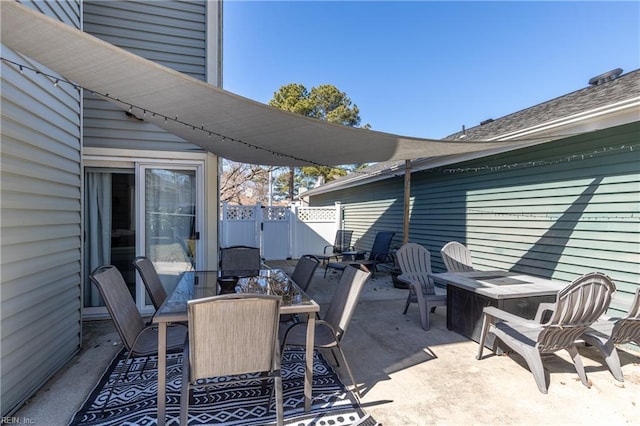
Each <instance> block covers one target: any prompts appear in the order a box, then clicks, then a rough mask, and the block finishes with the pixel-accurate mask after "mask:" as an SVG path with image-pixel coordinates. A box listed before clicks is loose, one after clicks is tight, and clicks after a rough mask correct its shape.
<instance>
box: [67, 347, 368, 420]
mask: <svg viewBox="0 0 640 426" xmlns="http://www.w3.org/2000/svg"><path fill="white" fill-rule="evenodd" d="M125 357H126V353H125V352H121V353H120V354H118V355H117V356H116V358H115V359H114V360H113V362H112V363H111V365H110V366H109V368H107V370H106V371H105V373H104V374H103V376H102V378H101V379H100V381H99V382H98V384H97V385H96V387H95V388H94V390H93V391H92V392H91V394H90V395H89V397H88V398H87V400H86V401H85V402H84V404H83V405H82V407H81V408H80V410H79V411H78V412H77V413H76V414H75V415H74V417H73V419H71V422H70V423H69V424H70V425H72V426H80V425H118V426H120V425H145V426H146V425H155V424H157V400H156V389H157V379H158V378H157V358H156V357H150V358H149V359H148V360H147V359H146V358H133V364H132V366H131V369H130V372H129V374H128V378H127V379H126V380H125V379H124V377H122V378H121V380H120V382H119V383H118V384H117V385H116V387H115V389H114V392H113V394H112V395H111V398H110V399H109V402H108V406H107V408H106V409H104V412H102V411H103V406H104V402H105V399H106V398H107V395H108V393H109V389H110V387H111V386H112V384H113V381H114V380H115V379H116V378H117V376H118V373H119V371H120V369H121V368H122V367H123V365H124V359H125ZM145 361H146V365H144V364H145ZM304 363H305V360H304V350H303V349H293V348H287V350H285V352H284V354H283V356H282V389H283V399H284V418H285V424H287V425H292V426H293V425H295V426H307V425H308V426H325V425H327V426H328V425H331V426H345V425H355V424H357V425H363V426H368V425H377V424H378V423H377V422H376V421H375V420H374V419H373V418H371V417H370V416H369V415H368V414H367V413H365V412H364V411H363V410H362V409H361V407H360V406H359V404H358V402H357V400H356V399H355V397H354V396H353V394H352V393H351V392H349V391H347V390H346V388H345V386H344V384H343V383H342V382H341V381H340V379H339V378H338V376H337V375H336V373H335V372H334V371H333V369H332V368H331V366H330V365H329V364H328V363H327V361H326V360H325V359H324V357H323V356H322V354H320V353H319V352H318V351H316V352H315V353H314V364H313V401H312V407H311V410H310V411H309V412H306V413H305V412H304V396H303V395H304ZM143 366H144V370H143V372H142V374H140V370H141V369H142V368H143ZM181 374H182V354H181V353H180V354H169V355H168V356H167V425H179V416H180V387H181V382H182V380H181ZM219 382H220V383H221V385H220V386H212V387H209V388H208V389H202V388H196V389H194V390H193V396H192V398H191V399H190V404H189V425H229V426H231V425H234V426H236V425H238V426H246V425H270V424H275V407H274V406H273V401H272V402H271V404H272V406H271V409H269V410H268V409H267V405H268V404H269V401H270V393H271V388H272V386H271V383H269V384H268V385H267V386H266V387H264V386H263V385H262V383H263V382H261V381H259V380H256V381H251V382H243V383H240V384H238V383H235V384H226V385H225V384H224V378H222V379H220V380H219ZM274 400H275V398H274Z"/></svg>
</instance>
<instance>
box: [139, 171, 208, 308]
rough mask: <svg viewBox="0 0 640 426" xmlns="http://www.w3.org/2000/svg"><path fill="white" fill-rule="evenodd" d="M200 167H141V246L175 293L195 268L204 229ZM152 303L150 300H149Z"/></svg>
mask: <svg viewBox="0 0 640 426" xmlns="http://www.w3.org/2000/svg"><path fill="white" fill-rule="evenodd" d="M199 174H200V171H199V168H198V167H195V166H194V167H175V166H172V167H159V166H157V165H140V166H139V176H140V177H141V178H142V180H143V182H144V183H143V184H142V185H141V186H140V202H141V211H142V214H141V215H140V216H139V220H140V222H139V230H140V232H139V233H140V238H139V240H138V241H139V247H138V252H140V253H143V254H144V255H145V256H147V257H148V258H149V259H151V261H152V262H153V264H154V266H155V267H156V270H157V271H158V275H160V278H161V279H162V283H163V285H164V287H165V289H166V290H167V293H171V292H172V291H173V289H174V288H175V286H176V284H177V281H178V278H179V276H180V274H181V273H182V272H184V271H186V270H190V269H195V267H196V264H197V262H198V254H199V253H198V252H199V250H200V249H199V246H200V244H199V239H200V232H199V230H200V229H201V228H202V227H201V224H200V216H201V215H198V214H197V212H198V210H199V206H200V205H201V202H200V200H199V196H198V194H199V193H200V192H201V191H200V184H199V182H200V180H201V179H199ZM147 304H150V300H147Z"/></svg>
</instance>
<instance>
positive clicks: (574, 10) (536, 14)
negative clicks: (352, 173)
mask: <svg viewBox="0 0 640 426" xmlns="http://www.w3.org/2000/svg"><path fill="white" fill-rule="evenodd" d="M223 61H224V62H223V64H224V71H223V72H224V77H223V79H224V88H225V89H227V90H229V91H232V92H234V93H237V94H239V95H242V96H245V97H248V98H251V99H254V100H256V101H258V102H263V103H267V102H268V101H269V100H270V99H271V98H272V97H273V93H274V92H275V91H277V90H278V88H280V87H281V86H282V85H285V84H288V83H301V84H304V85H305V86H306V87H307V89H311V88H312V87H314V86H317V85H319V84H333V85H335V86H336V87H338V89H340V90H342V91H344V92H346V93H347V95H348V96H349V97H350V98H351V100H352V101H353V103H355V104H356V105H358V107H359V108H360V116H361V118H362V123H363V124H364V123H369V124H370V125H371V126H372V129H374V130H378V131H383V132H390V133H397V134H401V135H408V136H417V137H426V138H442V137H444V136H447V135H449V134H451V133H454V132H457V131H459V130H460V129H461V128H462V125H465V126H466V127H467V128H470V127H473V126H475V125H478V124H479V123H480V122H481V121H483V120H486V119H488V118H494V119H495V118H499V117H501V116H504V115H507V114H509V113H512V112H516V111H519V110H521V109H524V108H527V107H530V106H533V105H536V104H538V103H541V102H544V101H547V100H550V99H553V98H556V97H558V96H562V95H564V94H567V93H570V92H573V91H575V90H579V89H581V88H583V87H586V86H588V84H587V82H588V80H589V79H590V78H591V77H594V76H596V75H598V74H601V73H604V72H607V71H610V70H612V69H615V68H622V69H623V70H624V72H625V73H626V72H629V71H632V70H635V69H638V68H640V2H638V1H628V2H615V1H607V2H593V1H588V2H576V1H572V2H547V1H538V2H520V1H509V2H504V1H503V2H482V1H474V2H456V1H450V2H435V1H424V2H418V1H411V2H382V1H351V2H346V1H320V2H312V1H280V2H273V1H238V0H235V1H234V0H231V1H229V0H226V1H225V2H224V53H223Z"/></svg>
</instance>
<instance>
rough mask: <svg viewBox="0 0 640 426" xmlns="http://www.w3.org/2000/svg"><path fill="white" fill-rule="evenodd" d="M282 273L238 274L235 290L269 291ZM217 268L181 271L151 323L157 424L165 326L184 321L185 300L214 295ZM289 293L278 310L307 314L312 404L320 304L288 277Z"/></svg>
mask: <svg viewBox="0 0 640 426" xmlns="http://www.w3.org/2000/svg"><path fill="white" fill-rule="evenodd" d="M276 274H277V275H279V276H280V277H282V276H285V277H286V274H284V272H283V271H281V270H278V269H273V270H272V269H265V270H260V273H259V276H257V277H255V278H241V279H240V281H239V282H238V284H239V285H238V286H237V287H236V292H254V293H261V292H263V293H270V292H271V290H270V288H269V286H268V285H265V283H266V282H267V280H268V278H269V277H270V276H272V275H276ZM218 275H219V274H218V271H187V272H184V273H183V274H182V276H181V277H180V280H179V282H178V285H177V286H176V288H175V290H174V291H173V293H172V294H171V295H170V296H169V297H167V299H166V300H165V301H164V303H163V304H162V305H161V306H160V308H159V309H158V311H157V312H156V314H155V316H154V317H153V323H154V324H157V326H158V425H159V426H160V425H164V424H165V422H166V385H167V384H166V379H167V376H166V375H167V326H168V324H170V323H176V322H186V321H187V320H188V318H187V302H188V301H189V300H193V299H200V298H204V297H210V296H215V295H217V294H220V293H221V289H220V287H219V286H218V283H217V279H218ZM287 279H288V280H289V284H290V285H291V286H292V288H293V291H292V292H291V293H290V294H293V296H292V297H285V298H283V301H282V303H281V305H280V314H285V315H286V314H307V339H306V360H305V361H306V367H305V377H304V409H305V411H309V410H310V408H311V392H312V382H313V346H314V332H315V331H314V330H315V319H316V313H317V312H319V310H320V306H319V305H318V304H317V303H316V302H315V301H314V300H313V299H311V298H310V297H309V296H308V295H307V294H306V293H305V292H304V291H302V290H301V289H300V288H299V287H298V285H297V284H296V283H294V282H293V281H291V279H290V278H288V277H287Z"/></svg>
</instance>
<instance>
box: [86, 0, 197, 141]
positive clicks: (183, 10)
mask: <svg viewBox="0 0 640 426" xmlns="http://www.w3.org/2000/svg"><path fill="white" fill-rule="evenodd" d="M83 20H84V21H83V24H84V31H85V32H87V33H89V34H91V35H94V36H96V37H98V38H100V39H103V40H105V41H107V42H109V43H111V44H114V45H115V46H118V47H121V48H123V49H126V50H128V51H130V52H132V53H134V54H136V55H139V56H141V57H143V58H146V59H149V60H151V61H154V62H157V63H159V64H161V65H164V66H167V67H169V68H172V69H175V70H177V71H180V72H182V73H185V74H188V75H190V76H192V77H194V78H197V79H199V80H203V81H206V75H207V67H206V60H207V4H206V1H204V0H199V1H85V2H84V3H83ZM140 118H142V119H144V117H140ZM84 146H91V147H103V148H123V149H148V150H163V151H198V150H201V148H200V147H198V146H195V145H193V144H190V143H188V142H186V141H184V140H183V139H181V138H179V137H177V136H174V135H172V134H170V133H168V132H165V131H164V130H162V129H160V128H158V127H156V126H154V125H151V124H148V123H145V122H144V121H139V120H137V119H135V118H132V117H126V116H125V112H124V111H123V110H122V109H120V108H118V107H116V106H114V105H112V104H110V103H109V102H107V101H104V100H102V99H99V98H98V97H96V96H93V95H92V94H91V92H90V91H89V90H87V91H85V94H84Z"/></svg>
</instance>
